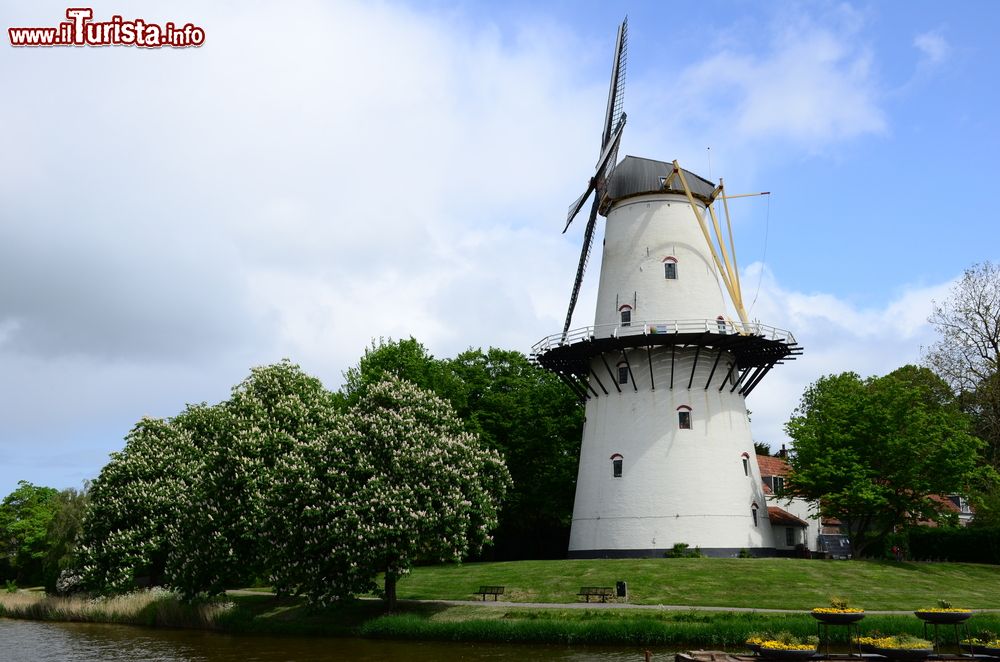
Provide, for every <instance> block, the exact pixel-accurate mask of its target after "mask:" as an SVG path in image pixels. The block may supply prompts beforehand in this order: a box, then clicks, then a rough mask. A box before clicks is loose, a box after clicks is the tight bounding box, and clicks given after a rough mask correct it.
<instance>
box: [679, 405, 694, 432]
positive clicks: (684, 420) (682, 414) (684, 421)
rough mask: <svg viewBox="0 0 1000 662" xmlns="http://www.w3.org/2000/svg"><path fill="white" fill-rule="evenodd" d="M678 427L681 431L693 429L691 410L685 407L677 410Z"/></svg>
mask: <svg viewBox="0 0 1000 662" xmlns="http://www.w3.org/2000/svg"><path fill="white" fill-rule="evenodd" d="M677 427H678V428H680V429H681V430H690V429H691V409H690V408H689V407H684V406H683V405H682V406H681V407H679V408H678V409H677Z"/></svg>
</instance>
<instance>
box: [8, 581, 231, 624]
mask: <svg viewBox="0 0 1000 662" xmlns="http://www.w3.org/2000/svg"><path fill="white" fill-rule="evenodd" d="M234 606H235V605H234V603H233V602H226V601H205V602H197V603H184V602H181V601H180V600H179V599H178V598H177V596H176V595H174V594H173V593H170V592H168V591H156V590H154V591H142V592H137V593H129V594H126V595H119V596H112V597H101V598H84V597H75V596H74V597H55V596H47V595H44V594H41V593H27V592H23V591H21V592H18V593H6V594H0V616H2V617H6V618H23V619H31V620H39V621H78V622H86V623H119V624H125V625H148V626H154V627H155V626H161V627H183V628H200V629H220V628H221V627H222V625H223V624H224V622H225V621H226V619H227V618H228V617H229V616H230V613H231V612H232V610H233V607H234Z"/></svg>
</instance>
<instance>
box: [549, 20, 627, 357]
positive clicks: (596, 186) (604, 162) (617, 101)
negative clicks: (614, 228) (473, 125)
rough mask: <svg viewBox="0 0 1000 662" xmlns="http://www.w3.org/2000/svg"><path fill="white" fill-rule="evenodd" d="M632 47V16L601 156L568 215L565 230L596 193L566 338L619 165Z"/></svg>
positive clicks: (618, 54)
mask: <svg viewBox="0 0 1000 662" xmlns="http://www.w3.org/2000/svg"><path fill="white" fill-rule="evenodd" d="M627 47H628V17H626V18H625V20H624V21H622V24H621V25H619V26H618V37H617V39H616V40H615V57H614V60H613V61H612V64H611V84H610V86H609V88H608V105H607V108H606V109H605V112H604V125H603V127H602V131H603V132H602V134H601V150H600V155H599V156H598V158H597V166H596V168H595V172H594V176H593V177H591V178H590V181H589V182H588V184H587V189H586V190H585V191H584V192H583V195H581V196H580V197H579V198H577V199H576V200H574V201H573V204H571V205H570V206H569V211H568V213H567V215H566V226H565V227H564V228H563V233H565V232H566V230H567V229H569V226H570V223H572V222H573V219H574V218H576V215H577V214H579V213H580V210H581V209H582V208H583V205H584V204H585V203H586V202H587V198H589V197H590V194H591V193H595V192H596V195H595V197H594V203H593V205H592V206H591V211H590V218H589V219H588V221H587V227H586V228H585V229H584V232H583V249H582V250H581V252H580V262H579V263H578V264H577V268H576V279H575V280H574V281H573V291H572V293H571V294H570V299H569V310H568V311H567V312H566V324H565V325H564V326H563V338H564V339H565V337H566V333H567V332H568V331H569V327H570V324H571V323H572V321H573V310H574V309H575V308H576V300H577V297H578V296H579V294H580V287H581V285H582V283H583V274H584V271H586V269H587V262H588V261H589V259H590V248H591V245H592V244H593V242H594V229H595V227H596V225H597V212H598V210H599V209H600V206H601V197H602V196H603V195H604V190H605V187H606V186H607V182H608V179H609V178H610V177H611V173H612V171H613V170H614V168H615V163H616V161H617V160H618V145H619V144H620V142H621V137H622V130H623V129H624V128H625V120H626V116H625V113H624V112H622V109H623V103H624V99H625V61H626V59H627V57H626V53H627Z"/></svg>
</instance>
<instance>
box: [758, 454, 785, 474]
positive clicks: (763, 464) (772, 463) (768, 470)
mask: <svg viewBox="0 0 1000 662" xmlns="http://www.w3.org/2000/svg"><path fill="white" fill-rule="evenodd" d="M757 466H758V467H760V475H761V476H787V475H788V462H787V461H786V460H784V459H782V458H780V457H771V456H770V455H758V456H757Z"/></svg>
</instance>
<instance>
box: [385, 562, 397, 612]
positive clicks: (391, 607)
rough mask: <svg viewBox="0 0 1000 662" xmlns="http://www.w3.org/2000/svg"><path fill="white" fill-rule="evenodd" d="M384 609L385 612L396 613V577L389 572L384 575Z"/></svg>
mask: <svg viewBox="0 0 1000 662" xmlns="http://www.w3.org/2000/svg"><path fill="white" fill-rule="evenodd" d="M385 607H386V611H390V612H393V611H396V575H395V574H394V573H392V572H390V571H386V573H385Z"/></svg>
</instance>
